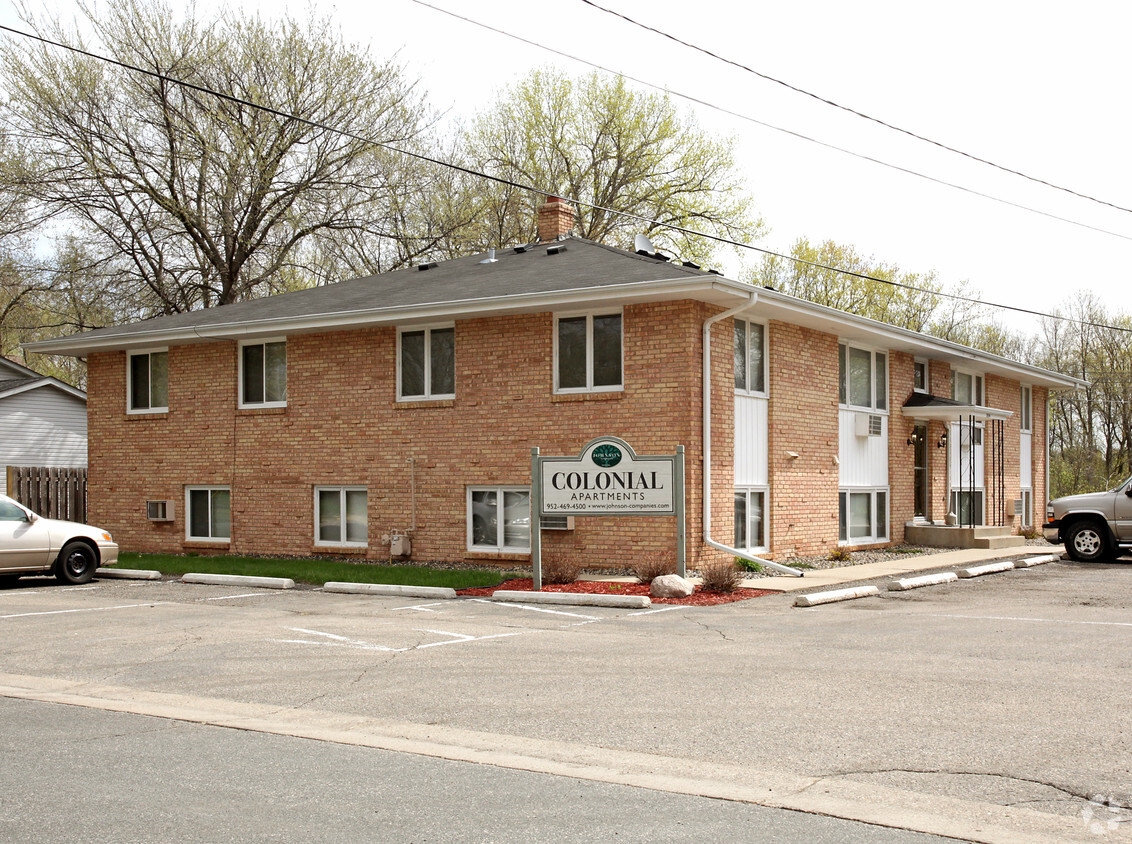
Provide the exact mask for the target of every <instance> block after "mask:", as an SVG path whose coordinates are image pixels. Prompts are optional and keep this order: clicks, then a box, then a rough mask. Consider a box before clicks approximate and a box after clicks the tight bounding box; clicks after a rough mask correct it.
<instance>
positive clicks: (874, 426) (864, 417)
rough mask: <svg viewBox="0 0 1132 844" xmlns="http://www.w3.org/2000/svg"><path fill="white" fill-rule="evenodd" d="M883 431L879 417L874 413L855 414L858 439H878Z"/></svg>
mask: <svg viewBox="0 0 1132 844" xmlns="http://www.w3.org/2000/svg"><path fill="white" fill-rule="evenodd" d="M883 431H884V425H883V422H882V421H881V417H879V416H877V415H876V414H874V413H858V414H857V436H858V437H879V436H880V435H881V433H882V432H883Z"/></svg>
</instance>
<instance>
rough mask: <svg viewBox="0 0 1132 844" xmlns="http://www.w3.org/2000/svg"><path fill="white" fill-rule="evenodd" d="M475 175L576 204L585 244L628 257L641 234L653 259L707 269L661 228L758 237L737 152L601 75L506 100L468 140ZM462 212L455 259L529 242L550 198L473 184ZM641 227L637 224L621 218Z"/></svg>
mask: <svg viewBox="0 0 1132 844" xmlns="http://www.w3.org/2000/svg"><path fill="white" fill-rule="evenodd" d="M464 158H465V160H466V161H467V162H468V163H469V164H470V165H471V167H472V168H474V169H477V170H481V171H484V172H487V173H489V174H491V175H493V176H498V177H500V178H502V179H505V180H509V181H511V182H515V183H518V184H521V185H529V186H532V187H534V188H536V189H538V190H539V191H549V192H551V193H559V194H561V195H563V196H567V197H570V198H572V199H576V200H578V201H579V202H580V203H581V205H580V207H579V208H578V209H577V211H578V216H577V223H576V226H575V230H576V231H577V233H578V234H579V235H580V236H581V237H585V238H588V239H590V240H596V241H600V242H603V243H608V244H610V245H615V246H622V247H626V248H628V247H631V246H632V244H633V235H634V234H636V233H640V232H645V233H647V234H649V235H650V236H652V237H653V239H654V242H655V244H656V245H657V246H658V247H660V248H667V249H669V250H672V251H675V252H676V253H677V254H678V255H679V256H681V257H684V258H686V259H689V260H694V261H698V262H699V263H703V262H705V261H707V260H709V258H710V257H711V255H712V254H713V253H714V252H715V251H716V248H717V246H718V244H717V243H715V242H712V241H710V240H705V239H703V238H696V237H690V236H687V235H684V234H681V233H679V232H677V231H674V230H673V229H670V228H666V226H682V227H685V228H690V229H696V230H702V231H705V232H708V233H711V234H714V235H717V236H722V237H727V238H731V239H737V240H740V241H746V240H750V239H753V238H756V237H758V236H759V235H761V234H762V231H763V224H762V221H761V220H760V219H758V218H757V217H755V216H753V215H752V212H751V200H750V198H749V197H748V196H747V195H746V194H745V193H744V192H743V189H742V182H741V179H740V178H739V175H738V170H737V167H736V165H735V161H734V157H733V153H732V144H731V142H730V141H728V140H726V139H717V138H713V137H711V136H709V135H708V134H707V133H705V132H703V131H702V130H700V129H699V127H698V126H697V125H696V124H695V122H694V121H693V120H692V118H691V117H681V116H680V114H679V113H678V112H677V110H676V108H675V107H674V106H673V104H672V102H671V100H669V99H668V98H667V97H665V96H661V95H649V94H643V93H640V92H638V91H634V90H633V89H631V88H630V87H629V86H628V85H626V83H625V81H624V80H623V79H620V78H615V79H608V78H606V77H603V76H602V75H600V74H598V73H596V72H595V73H593V74H590V75H589V76H584V77H581V78H579V79H571V78H569V77H567V76H565V75H564V74H561V73H559V72H558V71H555V70H552V69H544V70H541V71H536V72H535V73H534V74H532V75H531V76H530V77H529V78H528V79H526V80H525V81H523V82H521V83H519V84H517V85H515V86H514V87H513V88H511V89H508V90H506V91H504V92H503V93H502V94H501V95H500V97H499V99H498V101H497V102H496V103H495V104H494V105H492V106H491V107H490V108H489V109H487V110H486V111H484V112H483V113H481V114H480V115H478V116H477V117H476V118H475V119H474V120H473V122H472V124H471V126H470V129H469V130H468V132H467V134H466V143H465V145H464ZM467 187H468V194H467V197H466V203H467V205H468V207H469V209H472V210H473V214H474V217H475V220H476V223H475V224H474V225H473V226H470V227H468V228H466V229H464V230H462V231H461V232H459V240H458V242H456V243H454V244H451V251H453V252H461V251H466V247H468V246H471V247H474V248H485V247H489V246H501V245H507V244H509V243H519V242H523V241H526V240H530V239H533V237H534V235H535V232H536V230H537V215H536V209H537V206H538V205H540V204H541V203H542V202H543V201H544V200H545V193H542V192H537V193H531V192H529V191H526V190H523V189H521V188H516V187H514V186H512V185H508V184H501V183H490V182H484V181H479V182H475V183H473V184H469V185H468V186H467ZM617 212H626V213H628V214H632V215H636V217H638V218H643V219H644V220H646V221H648V220H654V221H656V222H655V223H650V222H642V220H641V219H636V218H634V217H631V216H630V217H627V216H624V215H623V214H622V213H617Z"/></svg>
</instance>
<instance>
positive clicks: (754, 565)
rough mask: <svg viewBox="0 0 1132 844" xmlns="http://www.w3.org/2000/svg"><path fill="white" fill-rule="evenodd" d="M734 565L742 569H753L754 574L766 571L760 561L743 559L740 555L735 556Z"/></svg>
mask: <svg viewBox="0 0 1132 844" xmlns="http://www.w3.org/2000/svg"><path fill="white" fill-rule="evenodd" d="M735 565H737V566H738V567H739V568H741V569H742V570H743V571H753V572H755V573H756V574H762V573H763V572H764V571H766V566H764V565H763V564H762V563H759V562H756V561H755V560H744V559H743V558H742V557H736V558H735Z"/></svg>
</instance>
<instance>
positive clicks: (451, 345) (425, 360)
mask: <svg viewBox="0 0 1132 844" xmlns="http://www.w3.org/2000/svg"><path fill="white" fill-rule="evenodd" d="M455 396H456V329H455V328H453V327H452V326H445V327H442V328H417V329H413V330H402V331H401V332H400V334H399V335H398V347H397V398H398V399H402V400H420V399H451V398H455Z"/></svg>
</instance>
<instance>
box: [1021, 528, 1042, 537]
mask: <svg viewBox="0 0 1132 844" xmlns="http://www.w3.org/2000/svg"><path fill="white" fill-rule="evenodd" d="M1018 534H1019V535H1020V536H1022V537H1024V538H1026V539H1042V538H1044V537H1045V534H1044V533H1042V530H1041V528H1036V527H1029V528H1022V529H1021V530H1020V531H1018Z"/></svg>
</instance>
